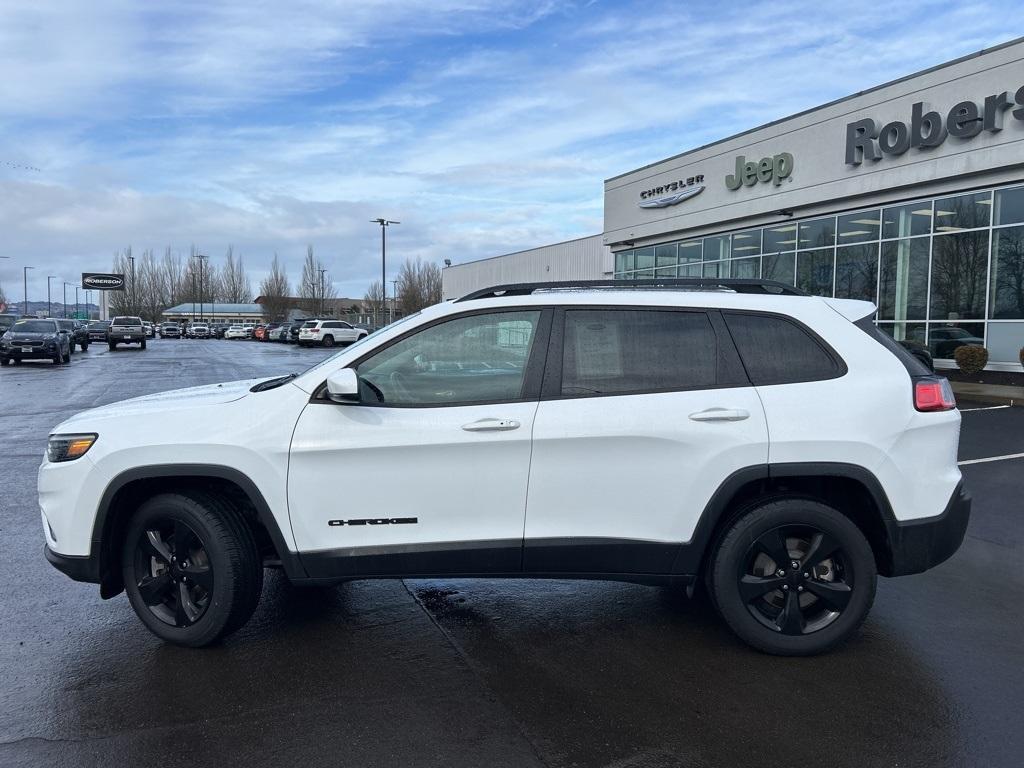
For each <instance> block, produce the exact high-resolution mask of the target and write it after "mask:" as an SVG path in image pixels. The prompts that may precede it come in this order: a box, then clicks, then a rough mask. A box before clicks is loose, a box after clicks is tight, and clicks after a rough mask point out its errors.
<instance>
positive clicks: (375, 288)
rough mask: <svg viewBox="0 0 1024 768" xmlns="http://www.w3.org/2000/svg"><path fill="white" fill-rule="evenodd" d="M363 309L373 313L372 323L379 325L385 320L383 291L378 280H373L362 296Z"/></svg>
mask: <svg viewBox="0 0 1024 768" xmlns="http://www.w3.org/2000/svg"><path fill="white" fill-rule="evenodd" d="M363 309H365V310H366V311H367V312H369V313H370V314H372V315H373V318H374V323H375V324H376V325H377V327H380V326H382V325H384V324H385V322H387V321H386V320H385V319H384V292H383V290H381V282H380V280H374V281H373V282H372V283H370V287H369V288H367V289H366V295H365V296H363Z"/></svg>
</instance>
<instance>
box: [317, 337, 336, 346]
mask: <svg viewBox="0 0 1024 768" xmlns="http://www.w3.org/2000/svg"><path fill="white" fill-rule="evenodd" d="M320 343H321V344H322V345H323V346H325V347H333V346H334V337H333V336H324V337H323V339H321V340H320Z"/></svg>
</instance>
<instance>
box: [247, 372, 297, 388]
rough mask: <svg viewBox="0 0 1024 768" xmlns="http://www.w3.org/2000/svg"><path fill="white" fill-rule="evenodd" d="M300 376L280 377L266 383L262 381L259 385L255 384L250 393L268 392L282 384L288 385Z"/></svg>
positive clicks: (290, 374)
mask: <svg viewBox="0 0 1024 768" xmlns="http://www.w3.org/2000/svg"><path fill="white" fill-rule="evenodd" d="M298 375H299V374H297V373H289V374H288V375H287V376H278V377H277V378H275V379H267V380H266V381H261V382H260V383H259V384H253V386H252V387H251V388H250V389H249V391H250V392H266V391H267V390H268V389H274V388H276V387H280V386H281V385H282V384H287V383H288V382H289V381H291V380H292V379H294V378H296V377H297V376H298Z"/></svg>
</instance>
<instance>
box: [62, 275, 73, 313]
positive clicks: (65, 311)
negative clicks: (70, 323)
mask: <svg viewBox="0 0 1024 768" xmlns="http://www.w3.org/2000/svg"><path fill="white" fill-rule="evenodd" d="M69 285H74V283H68V282H65V283H64V304H63V305H62V310H63V311H62V312H61V313H60V316H61V317H67V316H68V286H69Z"/></svg>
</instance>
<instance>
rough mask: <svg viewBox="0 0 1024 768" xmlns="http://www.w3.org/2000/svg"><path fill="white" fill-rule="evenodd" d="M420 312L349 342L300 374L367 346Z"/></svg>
mask: <svg viewBox="0 0 1024 768" xmlns="http://www.w3.org/2000/svg"><path fill="white" fill-rule="evenodd" d="M420 314H421V313H420V312H413V313H412V314H411V315H406V316H405V317H403V318H401V319H400V320H395V322H393V323H391V325H386V326H384V327H383V328H380V329H378V330H376V331H374V332H373V333H371V334H368V335H366V336H363V338H361V339H360V340H359V341H355V342H353V343H351V344H349V345H348V346H347V347H345V348H344V349H343V350H341V352H338V353H337V354H334V355H331V356H330V357H328V358H327V359H326V360H324V361H322V362H319V363H317V364H316V365H313V366H310V367H309V368H307V369H306V370H304V371H303V372H302V373H301V374H299V375H300V376H305V375H306V374H307V373H311V372H313V371H315V370H317V369H318V368H323V367H325V366H329V365H330V364H331V363H332V362H333V361H334V360H336V359H337V358H339V357H341V356H342V355H347V354H348V353H349V352H351V351H352V350H353V349H359V348H360V347H363V346H366V343H367V342H368V341H371V340H376V337H377V336H380V334H381V333H383V332H384V331H390V330H392V329H394V328H397V327H398V326H400V325H405V324H406V323H408V322H409V321H410V320H412V319H413V318H414V317H419V315H420Z"/></svg>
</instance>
